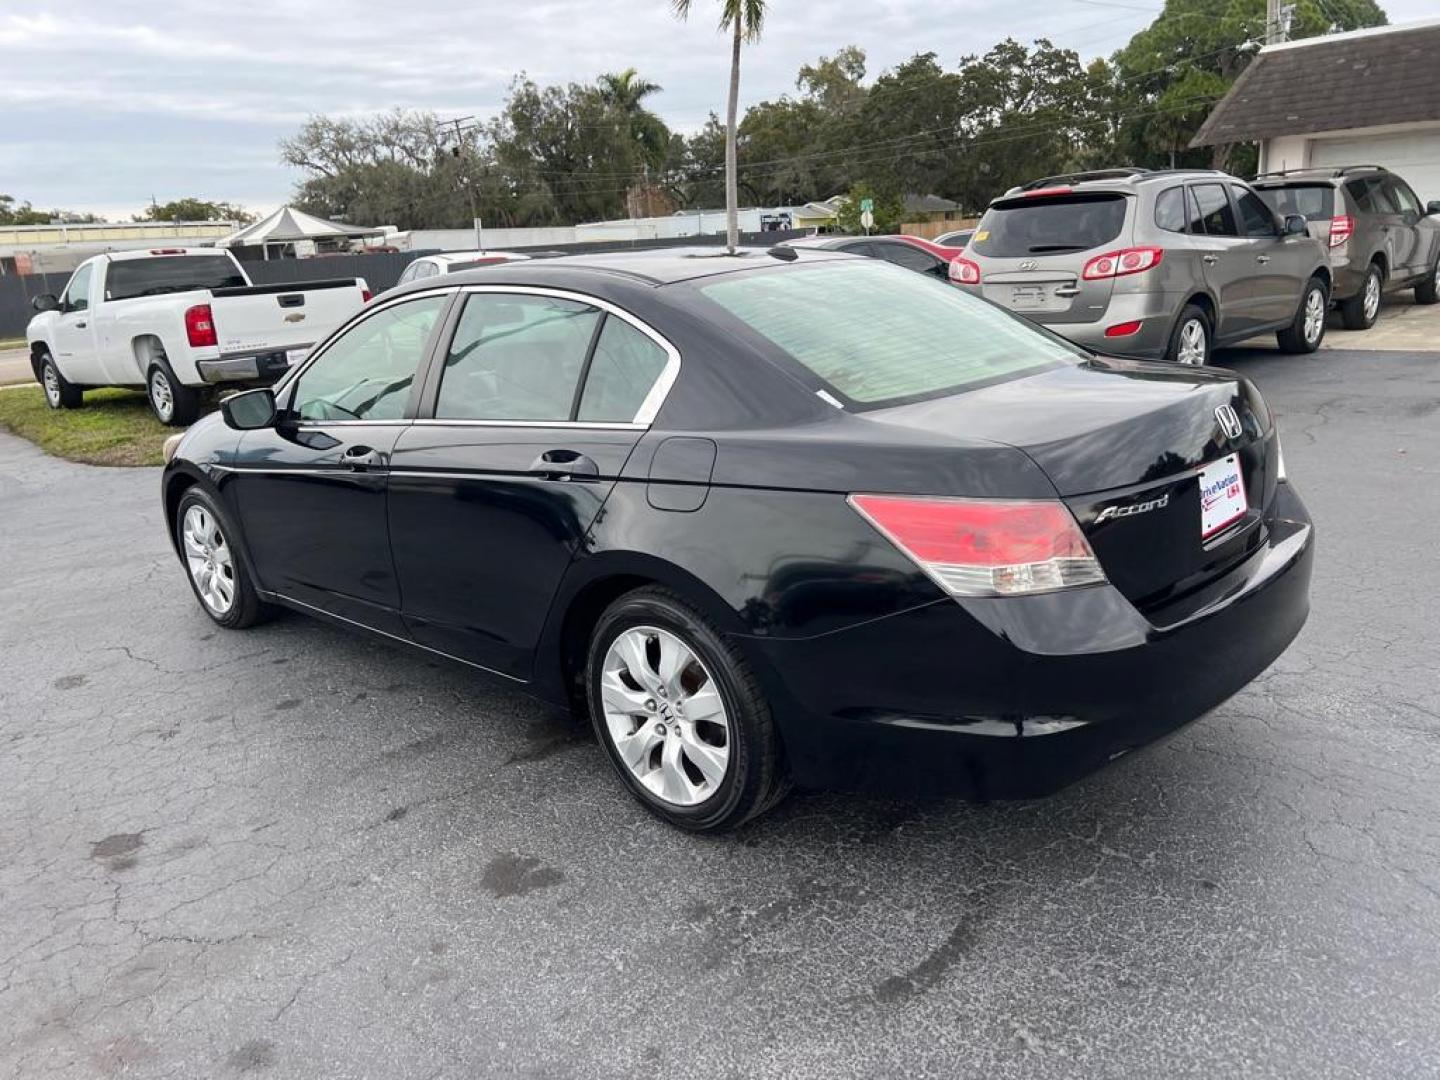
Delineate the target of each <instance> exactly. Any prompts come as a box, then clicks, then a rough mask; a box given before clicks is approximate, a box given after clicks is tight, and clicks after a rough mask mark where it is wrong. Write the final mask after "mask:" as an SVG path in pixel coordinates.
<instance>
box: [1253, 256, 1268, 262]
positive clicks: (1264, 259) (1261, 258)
mask: <svg viewBox="0 0 1440 1080" xmlns="http://www.w3.org/2000/svg"><path fill="white" fill-rule="evenodd" d="M1255 261H1256V262H1258V263H1268V262H1269V261H1270V256H1269V255H1256V256H1255Z"/></svg>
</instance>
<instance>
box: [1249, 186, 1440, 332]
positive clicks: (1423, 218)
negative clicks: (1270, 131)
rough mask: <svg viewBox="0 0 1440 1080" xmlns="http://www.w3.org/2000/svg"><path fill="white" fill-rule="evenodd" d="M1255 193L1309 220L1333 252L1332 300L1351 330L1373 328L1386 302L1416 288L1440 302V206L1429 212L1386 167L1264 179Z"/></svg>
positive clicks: (1419, 298) (1422, 300) (1419, 299)
mask: <svg viewBox="0 0 1440 1080" xmlns="http://www.w3.org/2000/svg"><path fill="white" fill-rule="evenodd" d="M1254 188H1255V191H1256V193H1257V194H1258V195H1259V196H1260V198H1262V199H1264V200H1265V202H1266V204H1267V205H1268V206H1269V207H1270V209H1272V210H1274V211H1275V212H1276V213H1277V214H1304V215H1305V220H1306V221H1308V222H1309V223H1310V235H1311V236H1313V237H1315V238H1316V239H1317V240H1319V241H1320V242H1321V243H1323V244H1324V245H1325V247H1326V249H1327V250H1328V251H1329V253H1330V272H1331V274H1333V275H1334V277H1335V288H1334V292H1333V293H1332V295H1331V298H1332V299H1333V300H1334V301H1335V302H1336V305H1337V306H1338V307H1339V308H1340V317H1341V318H1342V319H1344V321H1345V328H1346V329H1347V330H1369V329H1370V327H1372V326H1374V325H1375V320H1376V319H1377V318H1379V317H1380V303H1381V297H1382V296H1383V295H1384V294H1385V293H1387V292H1398V291H1399V290H1401V289H1409V288H1413V289H1414V290H1415V302H1416V303H1417V304H1433V303H1435V302H1436V301H1437V300H1440V202H1437V201H1432V202H1430V203H1429V204H1428V205H1426V206H1425V207H1424V208H1423V209H1422V208H1421V205H1420V199H1419V197H1418V196H1417V195H1416V194H1415V192H1414V190H1413V189H1412V188H1411V187H1410V185H1409V184H1407V183H1406V182H1405V181H1404V180H1402V179H1400V177H1398V176H1396V175H1395V174H1394V173H1392V172H1391V171H1390V170H1389V169H1386V168H1383V167H1382V166H1380V165H1345V166H1342V167H1339V168H1317V169H1292V170H1290V171H1288V172H1272V173H1262V174H1261V175H1260V176H1258V177H1256V178H1255V183H1254Z"/></svg>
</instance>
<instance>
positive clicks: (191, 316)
mask: <svg viewBox="0 0 1440 1080" xmlns="http://www.w3.org/2000/svg"><path fill="white" fill-rule="evenodd" d="M185 336H186V337H187V338H189V339H190V347H191V348H192V349H200V348H204V347H205V346H207V345H218V344H220V339H219V338H218V337H216V336H215V319H214V316H212V315H211V314H210V305H209V304H196V305H195V306H194V307H192V308H187V309H186V310H185Z"/></svg>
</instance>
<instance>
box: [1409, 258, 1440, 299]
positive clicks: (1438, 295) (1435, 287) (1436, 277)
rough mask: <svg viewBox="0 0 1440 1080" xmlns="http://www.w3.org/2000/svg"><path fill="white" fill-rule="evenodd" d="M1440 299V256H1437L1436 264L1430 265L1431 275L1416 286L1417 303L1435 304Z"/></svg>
mask: <svg viewBox="0 0 1440 1080" xmlns="http://www.w3.org/2000/svg"><path fill="white" fill-rule="evenodd" d="M1436 301H1440V256H1436V258H1435V265H1434V266H1432V267H1430V276H1429V277H1428V278H1426V279H1425V280H1424V281H1422V282H1420V284H1418V285H1416V286H1415V303H1417V304H1433V303H1435V302H1436Z"/></svg>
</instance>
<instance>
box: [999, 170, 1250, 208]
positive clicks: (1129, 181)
mask: <svg viewBox="0 0 1440 1080" xmlns="http://www.w3.org/2000/svg"><path fill="white" fill-rule="evenodd" d="M1190 179H1194V180H1235V181H1238V182H1240V183H1243V182H1244V181H1241V180H1240V178H1239V177H1238V176H1232V175H1231V174H1230V173H1227V172H1222V171H1221V170H1219V169H1136V168H1128V167H1127V168H1123V169H1093V170H1091V171H1089V172H1075V173H1062V174H1059V175H1055V176H1042V177H1040V178H1039V179H1038V180H1031V181H1029V182H1027V183H1024V184H1019V185H1017V186H1015V187H1013V188H1011V189H1010V190H1009V191H1007V192H1005V194H1003V195H1000V196H997V197H996V198H994V199H992V200H991V204H992V205H993V204H994V203H997V202H1002V201H1005V200H1008V199H1014V198H1015V197H1016V196H1025V195H1041V194H1044V195H1052V194H1054V195H1058V194H1061V193H1062V192H1068V191H1074V192H1077V193H1080V194H1084V193H1086V192H1091V191H1094V192H1102V191H1103V192H1120V193H1122V194H1123V193H1133V192H1134V191H1136V189H1137V188H1138V187H1139V186H1140V185H1142V184H1150V183H1159V182H1162V181H1163V182H1167V183H1173V182H1175V181H1176V180H1190Z"/></svg>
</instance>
